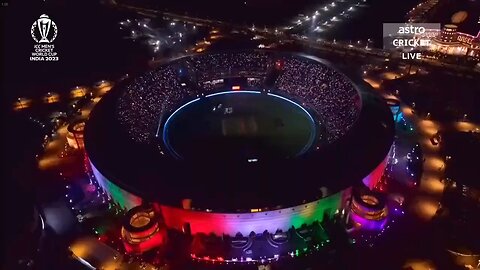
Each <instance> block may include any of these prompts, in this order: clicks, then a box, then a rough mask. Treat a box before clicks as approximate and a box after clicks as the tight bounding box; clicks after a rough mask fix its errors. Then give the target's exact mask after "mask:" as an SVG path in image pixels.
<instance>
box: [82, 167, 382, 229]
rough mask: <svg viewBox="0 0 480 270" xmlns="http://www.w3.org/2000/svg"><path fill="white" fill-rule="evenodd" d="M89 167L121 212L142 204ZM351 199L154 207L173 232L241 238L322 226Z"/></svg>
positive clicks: (371, 180) (375, 177)
mask: <svg viewBox="0 0 480 270" xmlns="http://www.w3.org/2000/svg"><path fill="white" fill-rule="evenodd" d="M386 160H387V158H385V159H384V160H383V161H382V162H381V163H380V164H379V165H378V166H377V167H376V168H375V169H374V170H373V171H372V172H371V173H370V174H369V175H367V176H366V177H365V178H364V179H363V181H362V182H363V183H365V185H366V186H368V187H369V188H372V187H373V186H375V184H376V183H377V182H378V181H379V180H380V178H381V176H382V173H383V171H384V169H385V166H386ZM90 164H91V168H92V170H93V173H94V175H95V178H96V179H97V181H98V183H99V184H100V186H101V187H102V188H103V189H104V190H105V191H106V192H107V193H108V195H109V196H110V197H111V198H112V200H113V201H115V202H116V203H118V204H119V205H120V206H121V207H122V208H124V209H131V208H133V207H135V206H138V205H141V204H142V203H143V202H144V200H143V199H142V198H141V197H140V196H138V195H135V194H133V193H131V192H129V191H126V190H124V189H122V188H120V187H119V186H117V185H115V184H114V183H113V182H111V181H109V180H108V179H107V178H106V177H104V176H103V175H102V174H101V172H100V171H98V170H97V169H96V168H95V165H94V164H93V163H92V162H91V161H90ZM350 197H351V188H347V189H344V190H342V191H340V192H337V193H335V194H330V195H329V196H326V197H324V198H322V199H319V200H316V201H312V202H309V203H305V204H300V205H297V206H294V207H288V208H282V209H276V210H270V211H261V212H255V213H216V212H206V211H195V210H185V209H182V208H180V207H178V208H177V207H173V206H166V205H160V204H157V206H158V208H159V209H161V214H162V217H163V220H164V222H165V225H166V226H167V227H169V228H172V229H176V230H180V231H181V230H183V229H184V226H185V225H186V224H188V225H189V227H190V232H191V233H192V234H197V233H205V234H210V233H215V234H216V235H222V234H227V235H235V234H237V233H239V232H240V233H242V234H243V235H248V234H249V233H250V232H252V231H253V232H257V233H260V232H263V231H265V230H268V231H270V232H275V231H277V230H283V231H287V230H288V229H290V228H291V227H295V228H299V227H301V226H302V225H303V224H307V225H309V224H311V223H313V222H315V221H318V222H321V221H322V220H323V218H324V217H325V216H332V215H334V214H335V213H338V212H341V211H342V210H343V209H344V208H346V206H347V203H348V201H349V199H350ZM179 204H180V202H179Z"/></svg>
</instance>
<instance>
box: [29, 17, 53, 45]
mask: <svg viewBox="0 0 480 270" xmlns="http://www.w3.org/2000/svg"><path fill="white" fill-rule="evenodd" d="M30 32H31V34H32V38H33V40H35V42H37V43H51V42H53V40H55V38H56V37H57V33H58V29H57V25H56V24H55V22H53V21H52V20H51V19H50V18H49V17H48V15H45V14H43V15H41V16H40V18H38V20H36V21H35V22H33V25H32V29H31V30H30Z"/></svg>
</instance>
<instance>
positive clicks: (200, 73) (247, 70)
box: [186, 52, 272, 82]
mask: <svg viewBox="0 0 480 270" xmlns="http://www.w3.org/2000/svg"><path fill="white" fill-rule="evenodd" d="M271 60H272V58H271V57H270V55H269V54H266V53H260V52H238V53H217V54H203V55H199V56H195V57H189V58H188V59H187V61H186V62H187V66H188V67H189V69H190V70H192V71H194V72H195V74H196V75H197V76H196V77H197V81H198V82H203V81H209V80H212V79H218V78H224V77H232V76H239V75H240V76H248V75H249V74H252V75H253V74H256V75H258V76H265V75H266V73H267V70H268V66H269V65H270V63H271Z"/></svg>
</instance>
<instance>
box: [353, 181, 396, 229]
mask: <svg viewBox="0 0 480 270" xmlns="http://www.w3.org/2000/svg"><path fill="white" fill-rule="evenodd" d="M387 215H388V208H387V205H386V202H385V199H384V196H383V194H380V193H377V192H372V191H369V190H368V189H367V188H354V191H353V196H352V204H351V207H350V218H351V220H352V221H353V222H354V224H355V226H356V227H357V228H361V229H364V230H382V229H383V228H384V227H385V224H386V223H387Z"/></svg>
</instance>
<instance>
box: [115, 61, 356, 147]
mask: <svg viewBox="0 0 480 270" xmlns="http://www.w3.org/2000/svg"><path fill="white" fill-rule="evenodd" d="M276 59H278V58H277V57H275V56H274V55H273V54H270V53H261V52H237V53H235V52H232V53H217V54H203V55H199V56H191V57H187V58H183V59H180V60H178V61H176V62H174V63H173V64H172V65H168V66H163V67H161V68H159V69H157V70H154V71H151V72H149V73H147V74H145V75H143V76H141V77H139V78H137V79H135V80H134V81H133V82H132V83H130V84H129V85H128V86H127V87H126V89H125V91H124V93H123V95H122V96H121V98H120V99H119V101H118V106H117V115H118V117H119V120H120V122H121V123H122V124H123V125H124V126H126V128H127V130H128V132H129V135H130V137H131V138H132V139H133V140H135V141H137V142H142V143H148V142H152V141H153V139H154V137H155V134H156V132H157V128H158V124H159V119H160V118H161V117H162V115H163V114H164V113H169V112H170V111H171V110H172V109H174V108H175V107H178V106H179V105H181V102H184V101H185V100H187V99H189V98H190V99H192V98H194V97H196V96H197V95H200V94H202V93H203V94H205V93H208V92H211V91H213V90H214V89H215V87H205V82H207V81H213V80H215V79H220V78H222V77H235V76H245V77H248V76H249V75H251V77H255V78H257V79H256V80H249V81H248V83H247V84H248V85H250V84H252V86H256V87H258V88H259V89H260V88H261V87H262V84H263V79H262V78H265V76H267V73H268V72H269V70H271V69H272V68H273V66H274V65H273V63H274V61H275V60H276ZM283 61H284V66H283V68H282V71H281V72H280V75H279V76H278V77H277V79H276V82H275V87H276V88H277V89H279V90H280V91H283V92H285V93H287V94H288V95H290V96H292V97H295V98H297V99H300V100H302V101H303V102H305V103H306V104H307V105H308V106H309V107H310V108H312V109H314V110H315V111H316V112H317V113H318V115H319V117H320V119H322V122H323V124H324V125H325V126H326V130H327V132H328V134H327V140H328V141H333V140H335V139H336V138H338V137H340V136H341V135H343V134H344V133H345V131H346V130H348V129H349V128H350V127H351V126H352V125H353V124H354V122H355V119H356V118H357V116H358V113H359V108H358V106H359V105H358V104H359V102H358V101H359V94H358V93H357V91H356V89H355V88H354V87H353V85H352V84H351V82H350V81H349V80H348V79H347V78H346V77H344V76H343V75H342V74H340V73H337V72H336V71H334V70H333V69H332V68H330V67H328V66H326V65H324V64H321V63H319V62H316V61H313V60H309V59H305V58H302V57H298V56H295V57H283ZM210 86H211V85H210ZM280 94H281V93H280Z"/></svg>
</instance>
